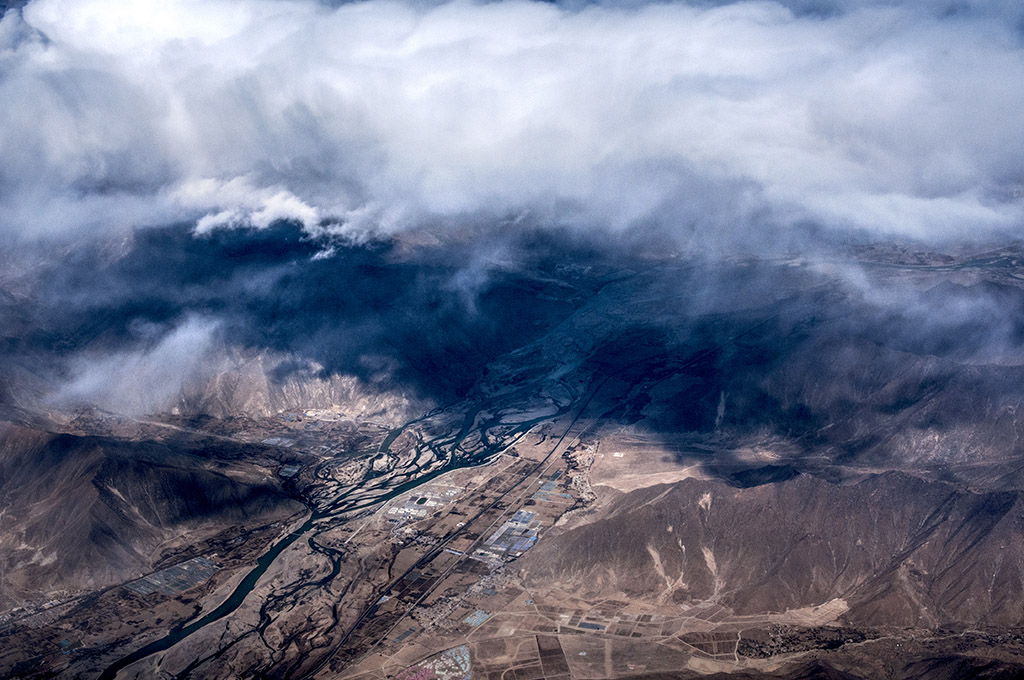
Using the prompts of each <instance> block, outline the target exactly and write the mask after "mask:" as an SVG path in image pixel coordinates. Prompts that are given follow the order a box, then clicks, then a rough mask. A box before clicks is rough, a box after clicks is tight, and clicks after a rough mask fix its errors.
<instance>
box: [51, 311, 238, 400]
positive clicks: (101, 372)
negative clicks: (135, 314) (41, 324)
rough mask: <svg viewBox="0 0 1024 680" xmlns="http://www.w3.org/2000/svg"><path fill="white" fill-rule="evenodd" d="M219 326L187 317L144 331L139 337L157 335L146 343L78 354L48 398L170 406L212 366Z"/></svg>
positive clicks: (205, 320)
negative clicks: (63, 381)
mask: <svg viewBox="0 0 1024 680" xmlns="http://www.w3.org/2000/svg"><path fill="white" fill-rule="evenodd" d="M217 328H218V324H217V322H215V321H212V320H209V319H204V318H199V317H190V318H188V319H185V320H184V321H183V322H182V323H181V324H180V325H178V326H177V327H175V328H173V329H170V331H169V332H167V333H166V334H163V331H164V330H166V329H157V328H153V329H142V332H143V335H146V334H148V335H156V336H157V337H159V340H157V339H155V338H154V339H152V342H151V343H150V346H148V347H144V348H140V349H135V350H126V351H121V352H114V353H110V354H100V355H93V354H91V353H83V354H80V355H78V356H77V357H76V358H75V360H74V361H73V362H72V366H71V376H70V379H69V380H68V382H67V384H65V385H64V386H63V387H62V388H61V389H60V390H59V391H58V392H57V393H56V394H54V395H52V396H51V397H50V401H51V402H52V403H53V404H54V405H57V406H74V405H82V404H88V405H94V406H97V407H99V408H103V409H107V410H109V411H114V412H117V413H126V414H132V415H141V414H144V413H154V412H157V411H161V410H165V409H168V408H170V407H171V406H173V405H174V403H175V401H176V400H177V399H178V397H179V395H180V393H181V390H182V389H183V388H184V387H186V386H187V385H188V384H189V383H190V382H191V381H194V380H197V379H199V378H201V377H203V376H204V374H205V373H204V372H205V371H206V370H208V369H209V368H210V365H211V362H212V361H213V355H214V352H215V349H216V332H217ZM147 330H148V333H147ZM161 335H162V337H160V336H161Z"/></svg>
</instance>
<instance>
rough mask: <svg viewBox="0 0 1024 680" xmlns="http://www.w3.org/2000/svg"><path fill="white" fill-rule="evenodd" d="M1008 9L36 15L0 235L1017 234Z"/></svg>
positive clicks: (79, 11) (170, 8) (19, 35)
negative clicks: (458, 230) (292, 229)
mask: <svg viewBox="0 0 1024 680" xmlns="http://www.w3.org/2000/svg"><path fill="white" fill-rule="evenodd" d="M1021 20H1022V13H1021V10H1020V9H1019V8H1018V7H1017V5H1016V3H1013V2H1005V3H981V2H959V3H951V2H939V1H938V0H935V1H933V2H895V1H891V2H856V3H855V2H849V3H847V2H840V1H839V0H820V1H815V0H790V2H788V3H784V4H778V3H771V2H737V3H723V2H701V3H693V4H686V3H675V4H651V5H646V4H635V3H619V4H611V5H598V6H593V5H590V6H588V5H586V4H585V3H575V4H573V3H571V4H570V5H568V6H554V5H549V4H542V3H531V2H519V1H503V2H495V3H491V4H473V3H468V2H455V3H449V4H441V5H435V4H427V5H423V4H417V3H412V2H405V3H403V2H384V1H379V0H371V1H369V2H363V3H357V4H346V5H342V6H339V7H330V6H327V5H324V4H317V3H314V2H308V1H295V2H292V1H285V2H282V1H280V0H237V1H228V0H203V1H202V2H199V1H197V0H160V1H157V0H139V1H136V2H130V3H124V2H114V1H113V0H74V1H69V0H35V1H33V2H30V3H29V4H28V5H27V6H26V7H24V8H23V10H21V11H17V10H15V11H9V12H8V13H7V14H6V15H5V17H4V19H3V21H2V23H0V113H2V117H3V121H4V125H3V126H2V127H0V229H2V230H3V231H4V232H5V233H8V234H18V235H26V234H28V235H39V234H44V235H62V234H79V233H81V231H82V230H83V229H85V230H88V229H96V228H101V229H106V228H110V227H114V228H118V227H131V226H138V225H146V224H166V223H168V222H172V221H185V222H188V223H194V224H195V225H196V226H197V227H198V229H199V230H200V231H209V230H212V229H217V228H221V227H225V226H237V225H243V224H253V225H255V226H257V227H265V226H268V225H270V224H271V223H272V222H274V221H275V220H277V219H280V218H290V219H294V220H298V221H299V222H301V223H302V224H303V225H304V226H305V228H306V230H307V231H310V232H325V231H326V232H332V233H346V234H365V233H366V232H373V231H384V232H389V231H395V230H401V229H405V228H408V227H411V226H435V225H438V224H447V223H453V222H457V223H463V224H465V223H480V222H482V221H493V220H494V219H501V220H512V221H515V220H524V219H526V220H529V221H530V222H531V223H534V224H537V223H555V224H562V225H572V226H578V227H587V228H590V227H596V228H611V229H627V228H633V227H637V226H644V227H650V226H656V227H664V228H668V229H670V230H672V231H673V232H675V233H676V234H678V235H680V236H681V237H683V238H684V239H687V240H689V241H690V242H694V239H696V243H697V244H698V245H702V244H708V243H722V242H725V243H731V242H739V241H742V240H744V239H748V238H754V239H755V241H756V240H757V234H770V235H771V238H773V239H774V238H777V237H778V236H779V235H780V234H783V235H784V234H786V233H788V232H789V230H790V229H791V228H792V227H794V226H800V227H801V228H806V227H807V226H808V225H810V226H812V227H814V228H825V229H857V230H867V231H869V232H871V233H876V234H877V233H880V234H894V235H902V236H913V237H924V238H928V237H942V238H947V237H948V238H963V237H972V236H976V235H979V234H980V235H983V236H991V235H993V234H994V233H1005V232H1009V233H1013V232H1015V231H1016V230H1017V229H1019V227H1020V226H1021V225H1022V224H1024V200H1022V199H1021V194H1022V193H1024V161H1022V160H1021V159H1022V158H1024V133H1022V132H1021V130H1022V128H1021V126H1020V121H1019V112H1020V111H1022V110H1024V79H1022V78H1021V77H1020V76H1021V74H1022V73H1024V49H1022V31H1021Z"/></svg>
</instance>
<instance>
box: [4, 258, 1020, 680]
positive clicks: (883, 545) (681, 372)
mask: <svg viewBox="0 0 1024 680" xmlns="http://www.w3.org/2000/svg"><path fill="white" fill-rule="evenodd" d="M1016 252H1017V250H1016V249H1012V248H1011V249H1008V250H1007V251H1006V252H1005V253H996V254H992V255H989V256H986V257H985V258H980V259H979V258H971V257H960V256H958V257H960V259H956V258H953V259H951V260H946V259H937V258H935V257H932V256H926V255H922V256H921V257H917V258H912V263H911V264H906V263H905V262H904V261H903V259H901V258H900V257H895V256H893V257H890V255H891V254H887V253H888V251H884V252H881V253H879V252H866V253H857V254H856V257H859V258H867V259H869V260H870V261H871V263H872V265H873V266H876V267H878V271H877V272H876V273H875V274H872V275H873V276H875V277H876V278H877V279H878V280H879V281H882V282H883V283H884V285H887V286H894V285H899V286H900V287H901V290H904V291H909V292H906V295H908V296H909V295H914V296H922V297H924V298H928V299H931V297H935V298H937V299H942V300H946V299H950V298H955V297H956V296H958V295H967V294H969V295H972V296H973V295H981V294H983V295H986V296H991V297H994V298H996V299H998V300H1000V301H1002V302H1003V303H1005V304H1007V305H1017V306H1020V308H1021V309H1024V292H1022V291H1021V289H1020V288H1019V283H1018V282H1017V279H1016V272H1017V270H1018V268H1019V265H1018V263H1017V259H1016V257H1017V256H1016ZM851 257H852V256H851ZM901 257H902V256H901ZM904 259H905V258H904ZM599 265H600V266H599ZM585 266H588V267H591V269H589V270H585V268H584V265H583V264H580V265H579V266H578V267H567V266H565V265H564V263H561V262H559V263H557V264H552V263H548V262H539V263H537V264H536V266H535V268H534V269H533V270H531V271H529V273H528V274H521V275H519V276H520V278H518V279H516V280H514V281H511V282H509V283H508V285H509V286H510V287H511V289H512V290H514V294H515V295H518V296H526V298H527V299H529V298H530V296H535V297H537V298H538V299H540V298H543V301H544V302H545V304H546V305H547V306H546V307H545V308H544V310H543V312H534V317H532V318H531V319H530V321H529V324H527V325H528V326H529V327H528V328H525V325H524V329H521V330H520V331H516V333H518V334H515V333H513V332H511V331H510V332H508V333H506V334H504V335H503V336H502V338H501V340H500V342H498V341H494V343H493V344H490V345H487V344H486V343H483V342H482V340H481V342H480V344H479V345H478V346H477V347H475V348H474V350H473V351H472V352H470V353H469V354H468V355H466V357H465V364H463V365H462V367H461V368H459V369H458V370H457V371H456V374H457V377H458V380H455V379H454V378H452V380H453V382H452V384H450V385H447V386H446V387H445V389H444V390H438V391H437V392H435V393H434V394H432V395H430V396H426V395H425V394H424V393H421V392H417V391H416V390H415V389H413V387H411V385H412V383H408V384H406V383H402V382H401V381H400V380H398V379H396V378H389V379H385V378H381V377H379V376H378V377H377V378H375V379H373V380H371V379H369V378H367V377H365V376H364V377H360V378H356V377H351V376H340V377H339V376H334V377H331V376H329V375H327V374H325V373H322V372H317V371H315V370H313V369H311V368H310V367H309V366H310V365H309V364H304V365H303V366H304V367H302V368H300V369H296V370H290V369H289V371H290V372H289V371H284V369H281V370H279V369H280V367H281V366H282V365H285V366H286V367H287V366H290V364H288V363H287V361H286V357H285V356H284V355H280V354H275V355H273V356H271V355H260V354H258V353H257V354H253V353H248V354H247V353H246V351H244V350H240V349H237V348H236V349H230V350H225V353H224V355H223V362H225V363H222V364H215V365H216V366H218V368H217V369H216V370H215V371H214V372H213V374H212V377H209V378H207V379H205V380H199V381H195V380H193V381H189V382H187V383H185V384H184V385H183V387H182V389H181V391H180V392H179V393H176V394H175V395H173V397H172V398H171V399H170V400H169V401H168V402H167V403H166V405H165V408H164V409H163V410H161V411H158V412H154V413H149V414H145V415H141V414H125V413H114V412H111V411H109V410H104V409H98V408H95V407H74V408H72V407H69V406H50V407H48V408H46V409H43V408H33V407H32V406H31V399H30V396H31V393H32V390H34V389H39V385H40V384H41V382H45V376H43V375H41V374H33V373H32V372H31V371H28V370H27V369H25V368H24V367H21V368H19V367H18V365H16V364H15V365H14V367H13V368H10V369H8V373H7V375H9V376H10V377H11V378H10V381H9V383H8V384H9V385H11V388H10V390H11V391H12V394H17V395H19V396H18V398H14V397H13V396H11V397H8V398H7V399H6V401H5V405H4V408H5V413H6V414H7V416H6V417H7V418H8V420H7V421H6V422H5V424H4V425H3V429H2V432H0V454H2V455H0V493H2V494H3V498H4V504H3V510H2V514H0V527H2V529H3V532H2V537H0V566H2V569H3V572H2V580H0V585H2V592H0V597H2V598H3V600H2V606H3V607H4V610H3V613H2V614H0V639H2V642H3V644H2V645H0V646H2V649H3V651H2V652H0V673H2V674H5V675H8V676H13V677H31V678H43V677H55V676H56V677H98V678H114V677H117V678H132V677H136V678H142V677H146V678H149V677H160V678H187V677H196V678H198V677H203V678H207V677H209V678H230V677H265V678H270V677H280V678H300V677H302V678H365V679H367V680H369V679H371V678H373V679H380V680H384V679H385V678H401V679H403V680H412V679H413V678H439V679H441V680H444V679H447V678H452V679H456V680H461V679H462V678H465V677H474V678H485V679H487V680H491V679H494V680H498V679H500V680H521V679H539V678H553V679H558V680H562V679H564V678H581V679H582V678H595V679H596V678H648V679H651V678H666V679H668V678H695V677H714V678H736V679H740V678H780V679H782V678H788V679H795V678H819V677H828V678H875V677H886V678H910V677H926V678H958V677H991V678H1010V677H1019V675H1020V673H1021V671H1022V669H1024V620H1022V614H1021V592H1022V590H1024V566H1022V565H1024V529H1022V524H1021V518H1022V517H1024V509H1022V508H1024V506H1022V501H1021V495H1020V494H1021V492H1022V490H1024V481H1022V476H1021V475H1022V471H1024V462H1021V458H1020V456H1021V453H1022V450H1021V448H1020V444H1019V435H1018V432H1019V431H1020V430H1021V427H1022V424H1021V422H1020V420H1019V415H1018V414H1019V413H1024V411H1022V410H1021V408H1022V407H1024V381H1022V380H1021V379H1020V378H1021V377H1024V376H1021V375H1019V373H1020V371H1021V370H1024V369H1022V368H1021V366H1024V360H1021V358H1020V355H1019V353H1017V352H1016V350H1015V349H1014V345H1013V344H1012V343H1010V344H1004V345H1002V347H1003V351H1001V352H1000V353H998V354H991V355H989V354H986V350H985V348H986V347H987V345H984V344H982V343H981V340H980V339H977V338H974V337H973V336H971V335H970V334H969V333H968V334H966V335H965V332H966V331H965V327H964V325H963V324H961V323H960V322H959V321H955V320H954V321H951V323H950V325H949V326H941V325H940V326H937V327H934V328H930V329H929V333H928V334H922V333H919V332H916V329H915V332H911V331H910V330H908V329H909V328H910V325H909V324H910V322H909V321H907V320H906V319H904V318H902V317H900V316H899V315H898V314H896V312H894V311H893V310H892V308H889V307H884V308H881V309H878V308H876V307H874V306H872V303H869V302H867V301H865V300H864V299H862V298H859V297H857V296H856V295H853V294H852V293H850V292H849V291H848V290H847V289H845V288H844V287H843V284H842V283H841V281H840V280H839V279H837V278H836V275H835V273H834V272H833V271H832V269H831V268H830V267H832V266H833V265H829V266H824V265H814V266H809V265H808V266H804V265H794V264H793V263H792V262H789V261H785V262H775V261H746V260H744V261H738V262H728V263H725V264H721V263H720V265H719V266H722V267H726V268H729V270H730V271H729V273H728V276H724V275H723V278H722V280H729V281H732V282H736V281H739V282H740V283H734V285H736V286H738V287H739V288H740V289H741V292H742V294H734V293H732V292H729V291H726V292H724V293H723V296H724V297H723V299H721V300H717V301H716V302H715V304H714V305H711V306H709V307H707V308H705V307H702V306H701V305H698V304H695V303H694V302H693V301H692V299H691V296H690V293H689V292H688V289H687V288H686V287H685V286H683V285H680V284H678V283H675V282H677V281H679V280H686V279H687V277H694V276H697V274H700V276H705V275H707V273H706V272H703V270H702V269H701V266H702V265H698V264H694V263H689V262H676V261H674V260H672V259H671V258H667V259H666V258H658V257H651V258H650V259H649V260H647V261H646V263H645V264H644V266H643V267H639V266H636V264H635V263H634V267H633V268H632V269H626V268H623V267H615V266H611V265H610V264H608V263H600V262H599V263H597V264H587V265H585ZM904 267H909V269H908V268H904ZM765 278H768V279H770V280H771V281H772V282H773V283H774V284H776V285H775V287H773V288H771V289H769V288H767V287H765V286H763V285H760V283H759V282H760V281H761V280H763V279H765ZM743 281H747V282H748V283H747V284H744V283H743ZM748 284H749V285H748ZM502 285H504V284H502ZM879 285H882V283H879ZM744 286H747V287H744ZM965 291H968V292H965ZM979 291H983V292H979ZM509 294H512V293H509ZM12 299H13V298H12ZM8 302H9V304H10V305H12V306H13V307H15V308H16V307H17V301H16V300H14V301H8ZM930 304H932V303H930ZM935 304H937V303H935ZM854 316H858V317H859V319H860V321H858V324H857V326H856V328H853V327H851V324H850V319H851V318H853V317H854ZM651 319H657V321H656V322H652V321H651ZM864 319H868V320H869V322H865V321H864ZM492 332H493V331H492V330H491V329H490V328H487V329H485V330H473V331H472V333H471V332H470V331H469V330H466V329H454V330H453V340H452V343H453V344H450V345H446V346H444V347H443V348H442V349H443V351H442V353H441V354H439V355H431V354H429V352H428V350H427V349H424V348H421V347H418V348H417V351H419V352H423V353H424V354H421V355H417V358H416V363H415V369H409V371H410V372H409V374H408V375H410V376H412V375H414V374H415V375H417V376H419V377H418V378H417V380H423V379H424V377H423V376H425V375H429V373H430V372H431V371H443V370H444V369H443V366H444V361H445V359H443V358H442V357H447V361H449V362H453V361H456V360H458V358H459V357H460V355H459V353H458V352H459V350H458V348H459V347H462V346H463V345H464V344H465V343H466V342H468V340H467V339H468V338H477V339H478V340H480V339H481V338H484V339H486V338H490V337H492V336H491V335H490V334H491V333H492ZM457 333H464V334H465V335H464V336H458V337H455V336H454V334H457ZM473 333H478V334H481V333H482V335H476V336H474V335H473ZM431 351H432V350H431ZM243 357H244V359H243ZM470 364H472V365H476V366H479V367H480V368H479V370H476V369H473V370H470V369H468V368H466V366H469V365H470ZM282 371H284V372H283V373H282ZM374 380H376V381H374ZM410 380H411V378H410ZM26 395H28V396H26Z"/></svg>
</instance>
